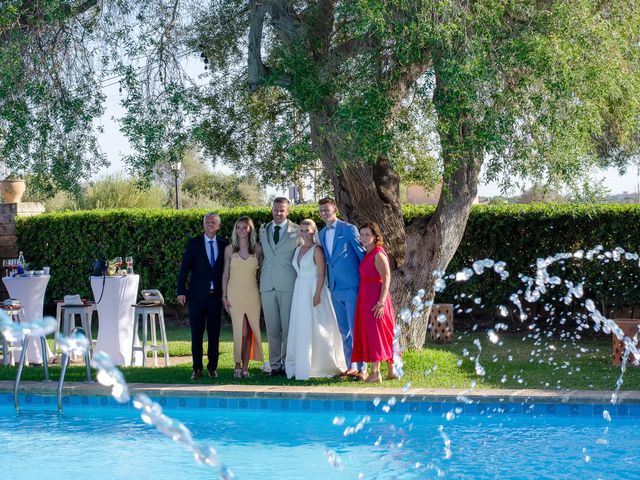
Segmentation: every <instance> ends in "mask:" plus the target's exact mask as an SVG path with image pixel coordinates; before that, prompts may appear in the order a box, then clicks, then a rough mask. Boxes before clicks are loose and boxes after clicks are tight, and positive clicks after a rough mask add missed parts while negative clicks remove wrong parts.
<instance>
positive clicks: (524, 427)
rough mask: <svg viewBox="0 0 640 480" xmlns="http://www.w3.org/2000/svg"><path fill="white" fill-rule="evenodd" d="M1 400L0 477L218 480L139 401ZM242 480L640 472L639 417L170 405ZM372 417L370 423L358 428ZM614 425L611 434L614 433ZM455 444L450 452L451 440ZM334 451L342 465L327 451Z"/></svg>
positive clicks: (590, 475)
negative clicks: (145, 418) (144, 416)
mask: <svg viewBox="0 0 640 480" xmlns="http://www.w3.org/2000/svg"><path fill="white" fill-rule="evenodd" d="M53 405H54V403H52V404H51V405H47V406H45V405H24V404H23V409H24V410H23V412H22V413H20V414H16V413H15V412H14V410H13V407H12V406H11V405H7V404H6V403H5V404H0V445H2V449H1V450H0V463H1V464H2V466H3V467H2V470H3V478H21V479H31V478H34V479H40V478H51V479H58V478H90V479H110V480H113V479H121V478H122V479H125V478H126V479H131V478H134V479H147V478H153V479H165V478H166V479H176V478H180V479H191V478H215V472H214V471H213V470H212V469H211V468H210V467H207V466H202V465H198V464H196V463H195V462H194V460H193V458H192V457H191V455H190V453H188V452H187V451H186V450H185V449H184V448H183V447H181V446H179V445H176V444H173V443H172V442H171V440H169V439H167V438H166V437H164V436H162V435H161V434H160V433H158V432H157V431H156V430H155V429H154V428H153V427H150V426H148V425H145V424H143V423H142V421H141V420H140V418H139V416H138V412H137V411H136V410H134V409H133V408H96V407H91V406H89V407H85V406H79V405H69V406H67V407H65V413H64V414H63V415H58V414H57V412H55V409H54V407H53ZM165 413H167V414H168V415H170V416H172V417H173V418H177V419H179V420H181V421H183V422H184V423H185V424H186V425H187V427H189V428H190V429H191V430H192V432H193V437H194V439H195V440H196V441H197V442H203V443H207V444H209V445H211V446H213V447H214V448H216V449H217V451H218V454H219V456H220V458H221V460H222V461H223V462H224V463H225V464H226V465H227V466H229V467H230V468H231V469H232V470H233V472H234V473H235V475H236V477H237V478H244V479H264V478H266V479H270V480H272V479H305V480H314V479H322V480H327V479H333V478H336V479H341V478H349V479H357V478H363V479H373V478H376V479H391V478H400V479H414V478H415V479H417V478H456V479H458V478H469V479H477V478H553V479H563V478H566V479H572V480H575V479H577V478H580V479H583V478H585V479H586V478H594V479H595V478H607V479H608V478H639V476H640V473H639V466H640V443H639V442H637V440H636V439H637V433H638V423H639V420H638V418H636V417H634V416H619V417H616V416H614V417H613V419H612V421H611V422H607V421H605V420H604V419H603V418H602V416H601V415H600V416H597V415H596V416H561V415H545V416H534V415H506V414H503V415H492V414H488V415H486V414H483V415H481V414H477V413H475V414H473V413H469V414H467V413H463V414H462V415H458V416H456V417H455V418H453V419H451V420H447V418H446V417H445V416H444V414H440V413H433V414H407V413H393V410H392V411H391V412H390V413H383V412H381V411H376V412H375V413H366V412H338V413H331V412H322V411H313V412H305V411H299V410H298V411H283V410H277V409H276V410H272V409H268V410H260V409H246V410H231V409H210V408H167V409H165ZM365 415H370V417H371V420H370V421H369V422H368V423H365V424H364V425H363V428H362V429H361V430H359V431H357V432H355V433H352V434H348V435H346V436H345V434H344V432H345V429H347V428H348V427H355V426H356V425H357V424H358V422H359V421H360V420H362V418H363V417H364V416H365ZM607 426H608V427H609V429H608V432H605V428H606V427H607ZM446 438H449V439H450V440H451V446H450V458H446V457H447V456H448V455H447V453H446V449H445V439H446ZM328 450H333V451H335V452H336V453H337V454H338V456H339V458H340V461H341V464H342V469H339V468H338V467H336V466H334V465H331V464H330V462H329V461H328V460H327V456H326V455H325V452H326V451H328Z"/></svg>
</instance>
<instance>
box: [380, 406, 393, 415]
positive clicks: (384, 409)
mask: <svg viewBox="0 0 640 480" xmlns="http://www.w3.org/2000/svg"><path fill="white" fill-rule="evenodd" d="M389 410H391V408H390V407H389V405H384V406H383V407H382V411H383V412H384V413H389Z"/></svg>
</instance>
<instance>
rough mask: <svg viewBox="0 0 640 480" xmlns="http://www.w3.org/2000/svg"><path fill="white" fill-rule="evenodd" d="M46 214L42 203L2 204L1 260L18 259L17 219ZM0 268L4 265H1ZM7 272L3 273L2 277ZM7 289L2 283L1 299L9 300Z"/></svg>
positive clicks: (0, 206)
mask: <svg viewBox="0 0 640 480" xmlns="http://www.w3.org/2000/svg"><path fill="white" fill-rule="evenodd" d="M40 213H44V205H43V204H42V203H35V202H24V203H0V259H1V260H4V259H7V258H18V253H19V248H18V239H17V238H16V220H15V219H16V217H31V216H33V215H39V214H40ZM0 268H2V265H1V264H0ZM5 273H6V272H2V276H4V275H5ZM7 296H8V295H7V289H6V288H5V286H4V283H2V282H0V298H7Z"/></svg>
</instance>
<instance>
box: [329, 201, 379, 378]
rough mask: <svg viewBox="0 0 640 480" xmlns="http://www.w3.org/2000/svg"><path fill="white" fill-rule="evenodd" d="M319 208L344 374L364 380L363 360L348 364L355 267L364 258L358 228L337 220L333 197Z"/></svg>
mask: <svg viewBox="0 0 640 480" xmlns="http://www.w3.org/2000/svg"><path fill="white" fill-rule="evenodd" d="M319 209H320V217H321V218H322V220H323V221H324V223H325V224H326V226H325V227H324V228H323V229H322V230H320V244H321V245H322V249H323V250H324V257H325V259H326V260H327V270H328V273H329V290H330V291H331V300H332V303H333V309H334V310H335V312H336V318H337V320H338V328H339V329H340V334H341V336H342V346H343V349H344V358H345V360H346V361H347V371H346V372H344V374H343V375H344V376H352V377H357V378H359V379H361V380H364V378H365V377H366V370H367V365H366V364H365V363H358V364H356V363H354V364H351V351H352V350H353V322H354V316H355V313H356V300H357V299H358V287H359V285H360V273H359V271H358V268H359V266H360V261H361V260H362V258H363V257H364V253H365V252H364V248H363V247H362V245H361V244H360V235H359V234H358V229H357V228H356V227H355V226H354V225H351V224H350V223H347V222H343V221H342V220H339V219H338V217H337V213H338V209H337V207H336V202H335V200H334V199H333V198H323V199H322V200H320V202H319Z"/></svg>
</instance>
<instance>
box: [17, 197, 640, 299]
mask: <svg viewBox="0 0 640 480" xmlns="http://www.w3.org/2000/svg"><path fill="white" fill-rule="evenodd" d="M433 211H434V208H433V207H428V206H405V207H404V215H405V223H406V224H410V223H411V222H413V221H414V220H415V219H416V218H418V217H423V216H428V215H431V214H432V213H433ZM205 213H206V211H205V210H185V211H182V210H181V211H175V210H167V209H163V210H160V209H158V210H106V211H100V210H95V211H81V212H67V213H52V214H44V215H39V216H35V217H29V218H18V219H17V234H18V244H19V245H20V249H21V250H23V251H24V253H25V256H26V257H27V261H30V262H32V263H33V264H35V266H43V265H50V266H51V269H52V274H53V276H52V278H51V283H50V284H49V288H48V290H47V293H48V299H51V298H60V297H62V296H63V295H65V294H70V293H80V294H82V295H84V296H91V295H90V285H89V281H88V278H87V276H88V275H89V273H90V267H91V264H92V261H93V259H94V258H95V257H96V255H97V254H98V253H100V252H103V253H104V254H105V255H106V256H107V257H108V258H113V257H115V256H117V255H120V256H123V257H124V256H125V255H132V256H133V257H134V260H135V266H134V269H135V270H136V272H137V273H140V274H141V284H140V287H141V288H158V289H160V290H161V291H162V292H163V294H164V295H165V296H166V297H167V300H168V301H172V300H174V298H175V287H176V280H177V273H178V269H179V266H180V261H181V257H182V252H183V249H184V245H185V242H186V240H187V239H188V238H190V237H191V236H193V235H196V234H199V233H201V232H202V217H203V215H204V214H205ZM218 213H219V214H220V216H221V219H222V228H221V231H220V234H221V235H223V236H225V237H229V236H230V234H231V229H232V228H233V224H234V222H235V220H236V219H237V218H238V217H240V216H242V215H248V216H250V217H252V218H253V220H254V222H255V223H256V226H257V227H259V226H260V225H261V224H262V223H265V222H268V221H269V220H270V219H271V213H270V210H269V208H251V207H243V208H234V209H228V210H220V211H218ZM307 217H310V218H313V219H314V220H315V221H316V222H317V223H318V225H319V226H321V225H322V223H321V222H320V219H319V217H318V213H317V207H316V206H313V205H310V206H302V207H296V208H294V209H293V210H292V213H291V216H290V218H291V220H292V221H294V222H299V221H300V220H302V219H303V218H307ZM638 225H640V207H638V206H634V205H598V206H585V205H571V204H562V205H554V204H545V205H499V206H477V207H474V209H473V210H472V213H471V216H470V218H469V222H468V224H467V229H466V232H465V235H464V238H463V240H462V243H461V244H460V247H459V249H458V252H457V254H456V256H455V257H454V259H453V261H452V262H451V265H450V268H449V271H451V272H455V271H457V270H460V269H462V268H464V267H466V266H470V265H471V263H472V262H473V261H474V260H476V259H483V258H492V259H495V260H502V261H505V262H507V270H508V271H509V272H510V277H509V278H508V280H506V281H501V280H499V279H498V277H497V276H496V275H495V274H485V275H482V276H474V277H473V278H472V279H471V281H470V282H467V283H465V284H459V283H455V282H449V284H450V285H449V286H448V288H447V290H446V291H445V292H444V293H443V294H442V295H440V296H439V298H438V300H439V301H452V302H453V303H459V304H460V305H461V308H467V307H469V308H471V307H473V308H474V309H475V310H478V309H481V307H480V306H479V305H477V304H475V303H474V302H473V299H474V298H478V297H479V298H481V304H482V305H484V309H485V310H491V306H492V305H497V304H505V305H508V296H509V294H511V293H512V292H514V291H517V290H518V289H519V288H521V282H520V280H519V279H518V278H517V273H523V274H526V275H531V274H532V273H533V272H534V266H535V261H536V258H537V257H546V256H548V255H553V254H554V253H556V252H562V251H570V252H572V251H575V250H578V249H585V250H586V249H589V248H591V247H593V246H595V245H597V244H601V245H603V246H604V247H605V248H606V249H609V250H611V249H612V248H614V247H616V246H620V247H622V248H624V249H625V250H627V251H630V252H637V251H638V250H640V245H639V243H640V235H639V232H638ZM637 270H638V262H631V261H626V262H613V261H609V262H607V263H604V264H602V263H600V262H595V261H593V262H588V261H586V260H583V261H580V262H577V263H575V264H574V263H572V262H569V263H567V264H559V265H557V266H556V267H555V268H554V269H552V273H553V274H557V275H559V276H560V277H561V278H567V279H571V280H572V281H574V282H579V281H584V282H585V286H586V287H587V294H588V295H589V296H590V297H591V298H594V299H595V300H596V301H598V302H600V303H602V304H605V305H623V304H625V305H634V304H639V305H640V298H639V295H640V294H639V293H636V285H637V283H638V276H637ZM565 291H566V287H564V286H563V285H560V286H558V287H556V289H555V290H552V292H551V297H553V296H554V295H555V297H556V299H555V300H551V299H550V302H551V303H554V304H556V305H562V302H561V297H562V296H563V295H564V292H565ZM462 294H464V297H461V295H462ZM551 297H550V298H551Z"/></svg>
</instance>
